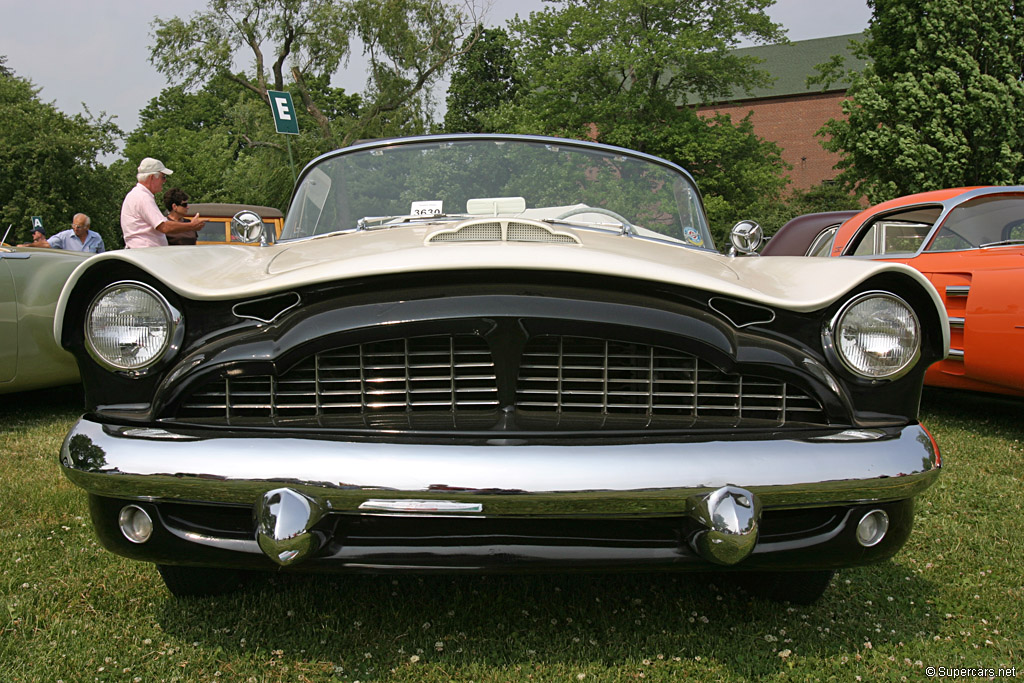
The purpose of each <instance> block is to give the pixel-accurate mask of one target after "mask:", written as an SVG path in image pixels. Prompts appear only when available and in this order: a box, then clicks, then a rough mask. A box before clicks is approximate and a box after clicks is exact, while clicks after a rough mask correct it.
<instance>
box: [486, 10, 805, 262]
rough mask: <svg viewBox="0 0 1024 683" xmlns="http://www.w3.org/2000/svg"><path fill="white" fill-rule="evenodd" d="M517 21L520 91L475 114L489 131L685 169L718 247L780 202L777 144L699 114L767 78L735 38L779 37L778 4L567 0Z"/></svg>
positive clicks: (514, 26) (781, 179)
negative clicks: (590, 146)
mask: <svg viewBox="0 0 1024 683" xmlns="http://www.w3.org/2000/svg"><path fill="white" fill-rule="evenodd" d="M552 4H553V5H554V6H552V7H549V8H546V9H545V10H544V11H542V12H534V13H533V14H531V15H530V17H529V19H526V20H521V19H518V20H515V21H512V22H511V23H510V29H511V32H512V35H513V37H514V39H515V45H516V55H515V56H516V60H517V63H518V64H519V65H520V67H521V69H522V75H523V76H522V77H523V83H522V87H521V88H520V89H519V90H518V96H517V97H515V98H514V99H513V100H512V101H510V102H507V103H505V104H503V105H501V106H499V107H498V108H496V109H492V110H491V111H490V112H488V113H486V114H482V115H480V116H481V118H482V119H483V120H484V121H485V123H486V124H487V125H489V126H490V127H491V129H492V130H504V131H508V132H524V133H544V134H552V135H562V136H566V137H574V138H595V137H596V138H597V139H598V140H600V141H602V142H608V143H611V144H616V145H621V146H623V147H629V148H632V149H637V150H640V151H644V152H649V153H651V154H656V155H659V156H663V157H665V158H667V159H669V160H671V161H674V162H676V163H679V164H680V165H682V166H683V167H685V168H688V169H689V170H690V171H691V172H692V173H693V174H694V175H695V177H697V180H698V182H699V183H700V185H701V190H702V192H703V193H704V196H705V200H706V203H707V206H708V212H709V216H710V217H711V220H712V227H713V231H714V232H715V233H716V240H718V241H719V243H721V240H722V239H723V238H724V235H725V233H726V231H727V229H728V227H729V225H731V223H732V222H734V221H735V220H736V219H738V218H741V217H744V218H756V215H755V214H756V212H757V211H758V210H759V208H760V207H763V206H766V205H769V204H771V203H772V202H778V201H781V191H782V188H783V187H784V186H785V183H786V180H785V179H784V177H783V175H782V173H783V171H784V169H785V164H784V162H783V161H782V160H781V157H780V152H779V150H778V148H777V147H776V146H775V145H774V144H771V143H767V142H765V141H763V140H761V139H759V138H757V137H756V136H755V135H754V134H753V129H752V126H751V125H750V124H749V121H745V122H739V123H736V122H733V121H732V120H731V119H730V118H729V117H727V116H719V117H714V118H710V119H703V118H701V117H699V116H698V115H697V113H696V111H695V109H694V106H693V105H695V104H699V103H700V102H702V101H706V100H708V99H711V98H714V97H717V96H722V95H726V94H728V93H730V92H732V91H733V90H734V89H736V88H739V89H741V90H742V89H749V88H751V87H753V86H755V85H758V84H761V83H764V82H765V79H766V76H765V75H764V74H763V73H762V72H760V71H758V70H757V69H756V64H755V62H754V61H752V59H751V58H748V57H741V56H737V55H736V53H735V52H734V51H733V48H735V47H736V46H737V45H738V44H739V43H740V41H742V40H750V41H754V42H773V41H778V40H781V38H782V36H781V31H780V29H779V27H778V26H777V25H775V24H774V23H772V22H771V20H770V19H769V18H768V17H767V15H765V14H764V8H765V7H767V6H768V5H770V4H771V0H718V1H716V2H714V3H694V2H690V1H689V0H561V1H560V2H557V3H552Z"/></svg>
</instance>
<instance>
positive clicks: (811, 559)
mask: <svg viewBox="0 0 1024 683" xmlns="http://www.w3.org/2000/svg"><path fill="white" fill-rule="evenodd" d="M89 500H90V509H91V512H92V520H93V524H94V526H95V528H96V532H97V534H98V535H99V537H100V540H101V542H102V543H103V545H104V546H105V547H106V548H107V549H108V550H111V551H112V552H115V553H118V554H120V555H124V556H126V557H130V558H133V559H138V560H144V561H148V562H155V563H157V564H177V565H196V566H215V567H217V566H219V567H239V568H248V569H267V570H278V569H279V567H278V565H277V564H275V563H274V562H272V561H271V560H270V559H269V558H267V557H266V556H265V555H264V554H263V553H262V552H261V551H260V549H259V546H258V545H257V543H256V541H255V523H254V521H253V512H252V509H251V508H248V507H241V506H213V505H198V504H185V503H149V502H137V501H129V500H120V499H115V498H106V497H101V496H96V495H90V497H89ZM126 505H137V506H138V507H140V508H142V509H143V510H145V511H146V512H147V513H148V514H149V515H150V517H151V518H152V519H153V522H154V529H153V534H152V537H151V538H150V539H149V540H148V541H147V542H145V543H134V542H132V541H129V540H128V539H127V538H126V537H125V536H124V534H122V533H121V530H120V527H119V526H118V515H119V514H120V512H121V510H122V509H123V508H124V506H126ZM878 509H881V510H884V511H885V512H886V513H887V514H888V516H889V530H888V533H887V534H886V536H885V537H884V538H883V539H882V541H881V542H879V543H878V544H877V545H874V546H873V547H870V548H865V547H863V546H861V545H860V544H859V543H858V542H857V540H856V527H857V523H858V522H859V521H860V519H861V518H862V517H863V516H864V515H865V514H867V513H868V512H870V511H872V510H878ZM912 524H913V501H912V500H903V501H897V502H890V503H884V504H871V505H853V506H837V507H827V508H804V509H797V510H765V511H764V513H763V516H762V519H761V525H760V534H759V538H758V543H757V546H756V547H755V549H754V551H753V553H752V554H751V555H750V556H749V557H747V558H746V559H745V560H743V561H741V562H740V563H739V564H736V565H733V566H729V567H721V566H719V565H715V564H711V563H709V562H708V561H706V560H704V559H703V558H701V557H700V556H698V555H697V553H696V552H694V550H693V549H692V548H691V547H690V539H691V538H692V536H693V534H695V533H697V531H698V529H697V527H696V525H695V523H694V522H693V520H691V519H689V518H682V517H665V518H637V519H621V518H602V517H591V518H571V519H552V518H525V519H508V518H497V519H494V518H481V517H477V518H470V517H452V516H448V517H439V516H399V515H351V514H329V515H327V516H326V517H324V519H322V520H321V521H320V522H319V524H318V525H317V527H316V529H315V530H316V532H317V534H318V536H319V538H320V539H321V541H322V546H321V548H320V550H319V551H318V552H317V553H316V554H315V555H314V556H313V557H311V558H309V559H308V560H306V561H304V562H302V563H300V564H297V565H294V566H291V567H289V568H288V569H286V570H284V571H314V572H334V571H371V572H376V571H380V572H386V571H447V572H495V573H501V572H512V573H514V572H544V571H588V570H594V571H597V570H602V571H607V570H614V571H633V570H636V571H647V570H694V571H708V570H715V569H729V570H739V571H744V570H765V569H782V570H807V569H835V568H841V567H849V566H855V565H862V564H870V563H874V562H880V561H883V560H886V559H888V558H890V557H892V556H893V555H894V554H895V553H896V552H897V551H898V550H899V549H900V548H901V547H902V546H903V544H904V543H905V542H906V540H907V538H908V536H909V535H910V530H911V527H912Z"/></svg>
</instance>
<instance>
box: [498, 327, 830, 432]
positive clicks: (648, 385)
mask: <svg viewBox="0 0 1024 683" xmlns="http://www.w3.org/2000/svg"><path fill="white" fill-rule="evenodd" d="M516 405H517V408H518V409H519V414H520V416H521V418H522V423H523V424H524V425H530V426H534V427H538V426H541V425H549V426H550V425H556V426H558V427H561V428H576V429H586V428H622V429H629V428H638V427H640V428H642V427H652V428H701V427H708V428H714V427H723V426H730V427H744V426H750V427H755V426H767V425H771V426H782V425H786V424H792V423H803V424H827V419H826V417H825V415H824V412H823V411H822V409H821V406H820V404H819V403H818V401H817V400H815V399H814V398H812V397H811V396H809V395H808V394H807V393H806V392H804V391H802V390H799V389H797V388H795V387H794V386H792V385H791V384H789V383H787V382H782V381H779V380H775V379H770V378H765V377H754V376H749V375H732V374H727V373H724V372H722V371H721V370H719V369H718V368H716V367H715V366H713V365H711V364H710V363H708V362H707V361H703V360H701V359H699V358H697V357H696V356H693V355H690V354H687V353H683V352H680V351H677V350H674V349H666V348H660V347H656V346H649V345H646V344H637V343H630V342H616V341H608V340H602V339H589V338H583V337H562V336H545V337H538V338H535V339H533V340H532V341H531V342H530V344H529V346H528V347H527V349H526V351H525V353H524V355H523V361H522V364H521V365H520V369H519V381H518V384H517V398H516Z"/></svg>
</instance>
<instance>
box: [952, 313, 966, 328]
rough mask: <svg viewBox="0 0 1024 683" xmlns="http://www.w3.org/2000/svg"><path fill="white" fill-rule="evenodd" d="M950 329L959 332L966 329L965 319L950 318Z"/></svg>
mask: <svg viewBox="0 0 1024 683" xmlns="http://www.w3.org/2000/svg"><path fill="white" fill-rule="evenodd" d="M949 328H950V329H953V328H956V329H958V330H962V329H964V319H963V318H954V317H953V316H950V317H949Z"/></svg>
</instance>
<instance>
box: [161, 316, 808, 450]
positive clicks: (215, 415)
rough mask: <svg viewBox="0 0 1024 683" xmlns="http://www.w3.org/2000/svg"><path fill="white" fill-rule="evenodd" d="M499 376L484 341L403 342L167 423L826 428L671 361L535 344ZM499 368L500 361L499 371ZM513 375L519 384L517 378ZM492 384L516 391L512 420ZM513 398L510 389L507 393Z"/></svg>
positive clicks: (629, 345)
mask: <svg viewBox="0 0 1024 683" xmlns="http://www.w3.org/2000/svg"><path fill="white" fill-rule="evenodd" d="M515 361H518V362H519V367H518V370H515V371H512V372H504V373H502V372H499V371H498V370H499V368H497V367H496V362H495V359H494V358H493V357H492V354H491V351H490V349H489V347H488V345H487V341H486V340H485V339H483V338H482V337H479V336H476V335H473V334H461V335H439V336H429V337H410V338H406V339H392V340H387V341H377V342H367V343H363V344H354V345H350V346H346V347H343V348H338V349H332V350H326V351H320V352H319V353H316V354H314V355H311V356H310V357H308V358H306V359H304V360H302V361H301V362H299V363H297V364H296V365H295V366H293V367H292V368H291V369H289V370H288V371H287V372H285V373H284V374H282V375H280V376H272V375H255V376H253V375H231V376H228V377H226V378H222V379H218V380H215V381H213V382H211V383H209V384H206V385H205V386H203V387H202V388H200V389H199V390H197V391H194V392H193V393H192V394H191V395H189V396H188V397H187V398H186V399H185V400H184V401H183V402H182V403H181V404H180V405H179V406H178V408H177V410H176V412H175V415H174V419H176V420H179V421H184V422H192V423H200V424H218V425H236V426H247V425H248V426H282V427H287V426H293V427H300V428H302V427H307V428H308V427H316V426H325V427H341V428H379V429H397V430H401V429H415V430H490V429H502V428H506V426H507V428H509V429H521V430H530V431H564V430H582V431H587V430H609V429H616V430H627V431H628V430H636V431H642V430H645V429H710V430H714V429H719V430H721V429H731V428H744V427H751V428H757V427H762V428H764V427H771V428H776V427H784V426H788V427H799V426H805V425H825V424H828V419H827V416H826V415H825V413H824V411H823V410H822V407H821V405H820V404H819V403H818V401H817V400H816V399H815V398H813V397H812V396H810V395H809V394H808V393H807V392H806V391H804V390H802V389H799V388H797V387H795V386H794V385H792V384H790V383H788V382H784V381H781V380H777V379H773V378H768V377H758V376H752V375H737V374H728V373H725V372H722V371H721V370H720V369H719V368H717V367H715V366H714V365H712V364H711V363H710V362H708V361H706V360H702V359H700V358H698V357H696V356H694V355H691V354H688V353H684V352H682V351H679V350H675V349H669V348H663V347H658V346H652V345H647V344H641V343H633V342H623V341H613V340H605V339H594V338H586V337H574V336H554V335H551V336H540V337H535V338H533V339H531V340H530V341H529V343H528V344H527V346H526V348H525V350H524V351H523V354H522V356H521V357H518V358H514V359H512V358H510V359H509V361H508V362H515ZM499 362H501V361H499ZM516 373H518V374H516ZM499 377H505V378H507V379H506V380H505V381H507V382H512V381H513V380H514V381H515V387H514V390H515V391H514V396H515V399H514V400H515V406H514V408H515V416H514V419H509V418H511V417H512V416H511V415H508V414H506V413H505V412H504V411H503V410H501V408H502V405H501V403H500V401H499V382H500V380H499ZM510 395H511V387H510Z"/></svg>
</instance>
